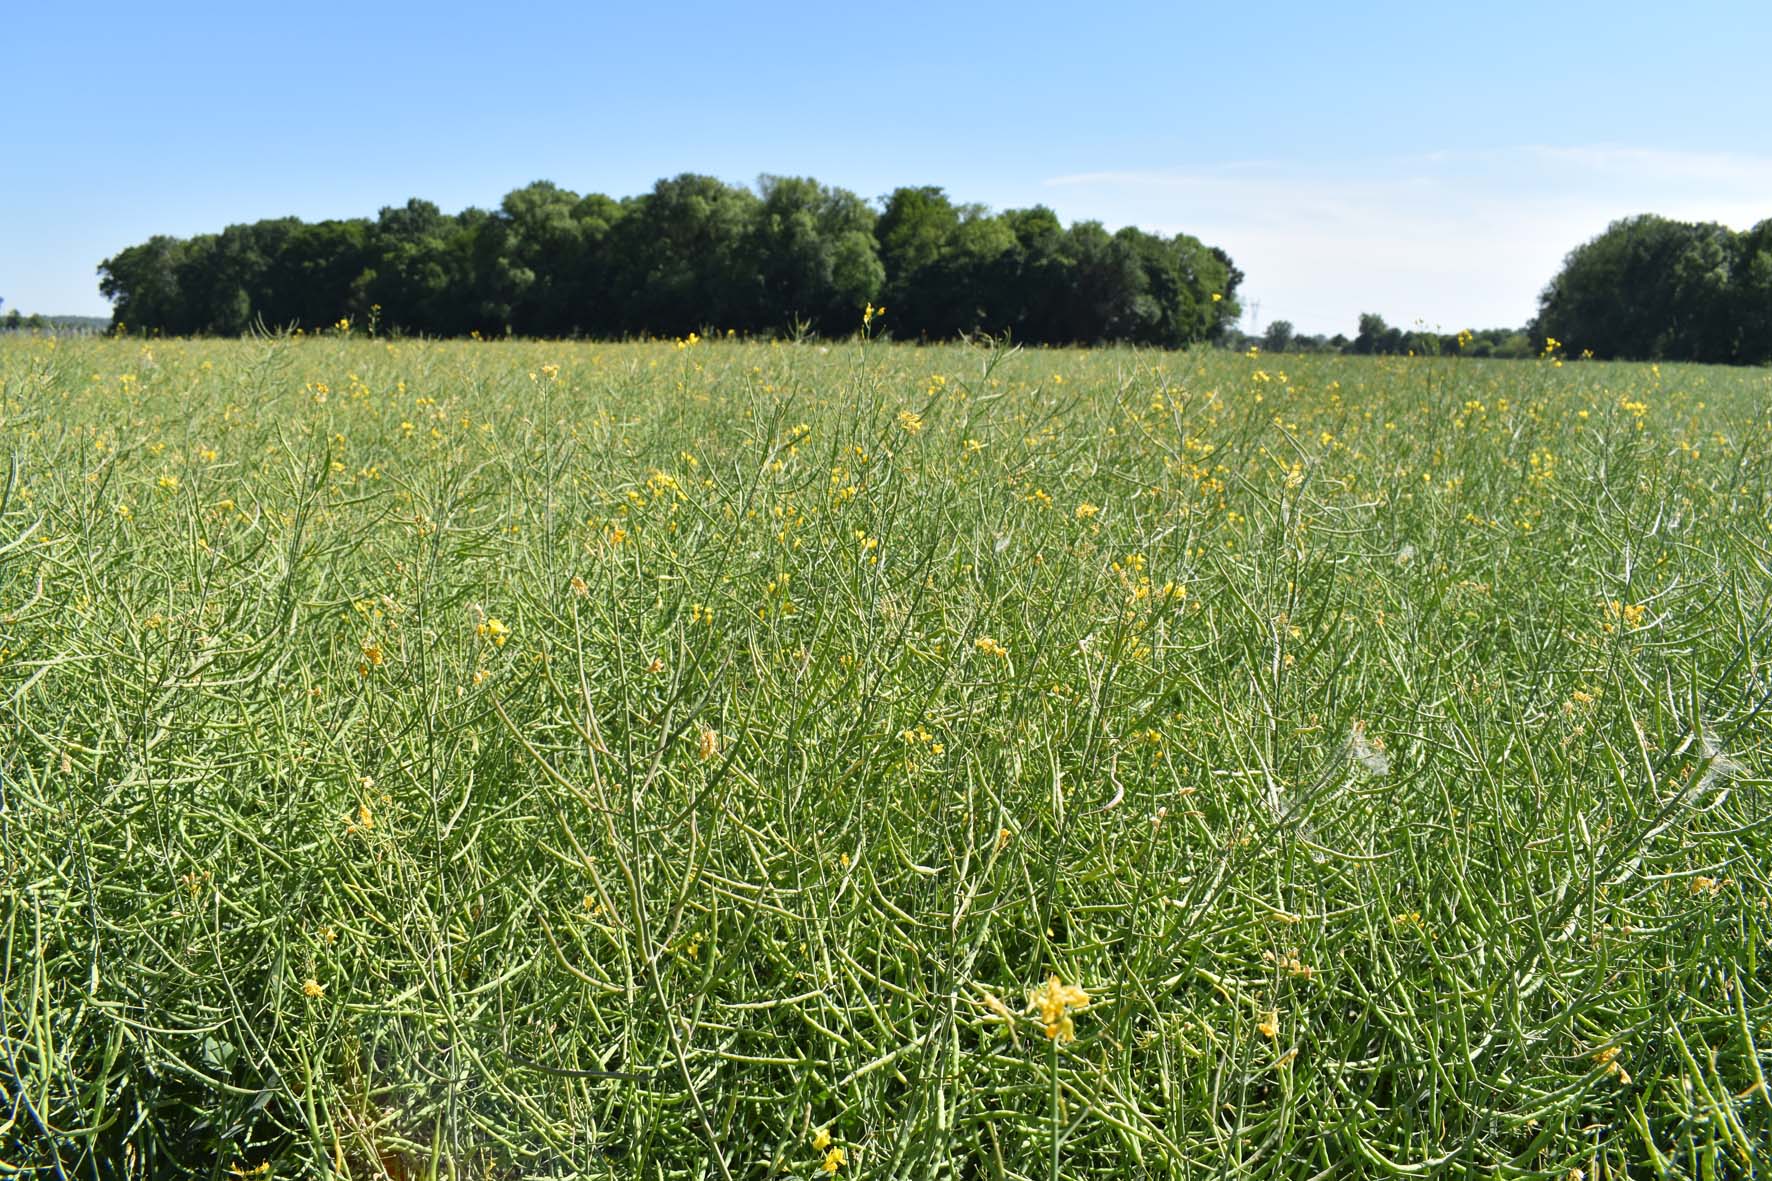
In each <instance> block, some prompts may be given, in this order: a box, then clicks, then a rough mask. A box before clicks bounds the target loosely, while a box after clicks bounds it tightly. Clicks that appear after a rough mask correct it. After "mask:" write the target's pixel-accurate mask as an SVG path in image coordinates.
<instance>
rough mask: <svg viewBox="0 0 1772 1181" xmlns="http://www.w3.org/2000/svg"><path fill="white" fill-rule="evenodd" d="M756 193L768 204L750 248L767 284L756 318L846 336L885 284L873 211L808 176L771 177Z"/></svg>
mask: <svg viewBox="0 0 1772 1181" xmlns="http://www.w3.org/2000/svg"><path fill="white" fill-rule="evenodd" d="M757 189H758V192H759V194H760V195H761V198H762V203H761V205H760V207H759V208H758V209H757V210H756V212H755V217H754V220H753V223H752V226H751V233H750V239H749V241H748V242H747V243H746V244H745V247H746V250H747V251H748V252H749V255H750V258H749V265H750V266H752V267H754V268H755V270H756V273H757V276H758V278H759V280H760V281H761V291H759V292H758V297H759V299H760V304H759V308H758V319H759V320H760V321H761V322H762V324H763V325H765V326H769V327H775V328H786V327H790V326H792V325H793V324H795V323H798V322H805V323H810V324H812V325H814V326H821V327H823V328H824V329H825V330H827V331H829V332H845V331H848V330H849V329H850V328H851V327H852V326H853V325H854V324H855V323H856V322H857V321H858V320H859V318H860V316H861V311H862V308H863V306H864V305H866V304H868V303H871V302H872V301H874V300H875V299H878V298H879V297H880V292H881V289H882V288H883V287H884V286H885V283H886V268H885V267H884V266H883V265H882V264H881V262H880V256H879V249H878V247H877V246H876V245H875V239H874V222H875V214H874V211H873V210H872V209H869V208H868V206H867V203H866V202H864V201H863V200H862V199H861V198H860V197H858V196H856V195H855V194H854V193H851V192H849V191H848V190H847V189H834V188H826V187H825V186H823V185H821V184H819V183H818V182H817V181H814V180H810V179H801V178H797V177H779V176H765V177H763V178H761V179H760V180H759V181H758V182H757Z"/></svg>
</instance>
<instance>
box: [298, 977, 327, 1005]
mask: <svg viewBox="0 0 1772 1181" xmlns="http://www.w3.org/2000/svg"><path fill="white" fill-rule="evenodd" d="M301 994H302V995H303V996H305V997H307V998H308V999H309V1000H317V999H319V998H320V997H323V996H325V995H326V986H325V985H324V984H321V983H320V982H319V981H318V980H316V979H314V978H313V977H312V976H309V977H308V978H307V979H306V980H303V981H302V982H301Z"/></svg>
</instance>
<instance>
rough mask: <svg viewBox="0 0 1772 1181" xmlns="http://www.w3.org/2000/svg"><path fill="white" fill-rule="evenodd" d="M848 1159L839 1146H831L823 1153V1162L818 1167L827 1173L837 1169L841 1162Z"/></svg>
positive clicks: (841, 1165) (840, 1166)
mask: <svg viewBox="0 0 1772 1181" xmlns="http://www.w3.org/2000/svg"><path fill="white" fill-rule="evenodd" d="M848 1159H849V1157H848V1155H847V1154H845V1153H844V1151H843V1150H842V1149H841V1148H832V1149H831V1150H830V1151H829V1152H827V1153H825V1154H824V1164H822V1165H820V1166H818V1167H819V1168H821V1169H823V1170H824V1171H825V1172H827V1173H835V1172H836V1171H837V1170H838V1169H840V1168H842V1167H843V1162H844V1161H846V1160H848Z"/></svg>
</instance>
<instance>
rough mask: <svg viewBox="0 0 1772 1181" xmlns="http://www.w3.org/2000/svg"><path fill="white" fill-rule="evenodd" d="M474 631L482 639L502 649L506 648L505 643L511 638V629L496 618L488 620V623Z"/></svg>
mask: <svg viewBox="0 0 1772 1181" xmlns="http://www.w3.org/2000/svg"><path fill="white" fill-rule="evenodd" d="M474 631H475V632H476V633H477V634H478V635H479V636H480V638H481V639H484V640H491V641H492V642H493V643H494V644H497V645H498V646H499V647H500V648H502V647H504V646H505V641H506V640H508V639H510V638H511V629H510V628H508V627H506V626H505V625H504V622H503V621H502V620H500V619H498V618H497V617H496V616H494V617H492V618H489V619H487V620H486V622H484V623H482V624H481V625H480V626H479V627H477V628H475V629H474Z"/></svg>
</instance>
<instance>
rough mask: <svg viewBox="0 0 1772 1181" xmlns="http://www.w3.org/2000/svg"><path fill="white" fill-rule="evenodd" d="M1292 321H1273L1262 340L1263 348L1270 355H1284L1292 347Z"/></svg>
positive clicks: (1269, 323)
mask: <svg viewBox="0 0 1772 1181" xmlns="http://www.w3.org/2000/svg"><path fill="white" fill-rule="evenodd" d="M1292 336H1293V331H1292V321H1290V320H1272V321H1269V322H1268V326H1267V333H1266V334H1265V335H1264V336H1263V337H1262V338H1261V347H1262V348H1264V349H1266V350H1267V351H1268V352H1270V353H1283V352H1285V351H1286V350H1287V349H1288V348H1290V347H1291V346H1292Z"/></svg>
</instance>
